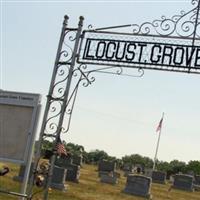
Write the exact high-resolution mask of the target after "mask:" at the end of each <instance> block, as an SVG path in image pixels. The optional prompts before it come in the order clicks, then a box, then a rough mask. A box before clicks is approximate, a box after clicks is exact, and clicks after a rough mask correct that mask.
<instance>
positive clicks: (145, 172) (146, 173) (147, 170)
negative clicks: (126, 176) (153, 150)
mask: <svg viewBox="0 0 200 200" xmlns="http://www.w3.org/2000/svg"><path fill="white" fill-rule="evenodd" d="M152 173H153V170H152V169H148V168H147V169H145V170H144V175H145V176H147V177H150V178H151V177H152Z"/></svg>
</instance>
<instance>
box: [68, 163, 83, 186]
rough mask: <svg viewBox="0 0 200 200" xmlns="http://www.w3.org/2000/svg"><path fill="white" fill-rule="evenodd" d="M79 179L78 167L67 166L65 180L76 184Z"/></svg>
mask: <svg viewBox="0 0 200 200" xmlns="http://www.w3.org/2000/svg"><path fill="white" fill-rule="evenodd" d="M79 177H80V166H78V165H74V164H71V165H68V166H67V175H66V179H65V180H66V181H72V182H75V183H78V182H79Z"/></svg>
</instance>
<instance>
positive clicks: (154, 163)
mask: <svg viewBox="0 0 200 200" xmlns="http://www.w3.org/2000/svg"><path fill="white" fill-rule="evenodd" d="M163 118H164V112H163V114H162V118H161V120H162V122H163ZM162 122H161V121H160V123H162ZM159 126H160V129H159V134H158V141H157V145H156V153H155V156H154V162H153V170H155V167H156V160H157V154H158V148H159V144H160V136H161V131H162V124H159Z"/></svg>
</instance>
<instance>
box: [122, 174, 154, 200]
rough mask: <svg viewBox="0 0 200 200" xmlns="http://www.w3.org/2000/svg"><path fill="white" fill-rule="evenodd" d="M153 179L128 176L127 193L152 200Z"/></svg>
mask: <svg viewBox="0 0 200 200" xmlns="http://www.w3.org/2000/svg"><path fill="white" fill-rule="evenodd" d="M150 188H151V178H149V177H146V176H143V175H128V177H127V182H126V186H125V189H124V192H125V193H128V194H132V195H137V196H142V197H145V198H151V194H150Z"/></svg>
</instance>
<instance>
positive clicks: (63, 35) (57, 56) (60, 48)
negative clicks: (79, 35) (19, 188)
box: [28, 15, 69, 195]
mask: <svg viewBox="0 0 200 200" xmlns="http://www.w3.org/2000/svg"><path fill="white" fill-rule="evenodd" d="M68 19H69V17H68V16H67V15H65V16H64V20H63V26H62V31H61V35H60V40H59V43H58V49H57V53H56V59H55V63H54V69H53V73H52V78H51V83H50V87H49V93H48V95H47V102H46V107H45V111H44V115H43V121H42V125H41V130H40V136H39V142H38V148H37V151H36V155H35V158H34V166H33V169H34V170H33V171H34V172H36V171H37V165H38V162H39V159H40V154H41V153H40V152H41V148H42V140H43V135H44V132H45V127H46V120H47V116H48V112H49V108H50V105H51V95H52V93H53V86H54V82H55V78H56V74H57V63H58V62H59V58H60V52H61V50H62V45H63V41H64V38H65V30H66V28H67V25H68ZM34 176H35V175H34V173H33V175H32V176H31V179H30V180H31V181H30V187H29V191H28V194H29V195H31V193H32V189H33V182H34Z"/></svg>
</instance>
